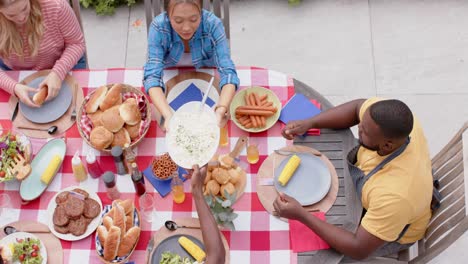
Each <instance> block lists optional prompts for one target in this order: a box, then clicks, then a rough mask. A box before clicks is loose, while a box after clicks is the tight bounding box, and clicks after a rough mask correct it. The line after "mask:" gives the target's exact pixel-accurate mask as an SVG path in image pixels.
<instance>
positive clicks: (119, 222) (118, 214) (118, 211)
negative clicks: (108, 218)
mask: <svg viewBox="0 0 468 264" xmlns="http://www.w3.org/2000/svg"><path fill="white" fill-rule="evenodd" d="M113 207H115V210H114V217H112V219H113V220H114V226H116V227H118V228H120V230H122V233H121V238H122V237H123V236H124V235H125V231H126V230H127V229H126V223H125V221H126V216H125V211H124V209H123V207H122V206H121V205H120V204H118V203H116V204H115V206H113Z"/></svg>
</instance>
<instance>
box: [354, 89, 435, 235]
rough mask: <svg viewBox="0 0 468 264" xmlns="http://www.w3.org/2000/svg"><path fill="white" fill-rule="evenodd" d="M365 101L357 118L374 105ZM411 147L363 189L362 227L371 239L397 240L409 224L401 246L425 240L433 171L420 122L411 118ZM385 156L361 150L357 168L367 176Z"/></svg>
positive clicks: (369, 100) (372, 102)
mask: <svg viewBox="0 0 468 264" xmlns="http://www.w3.org/2000/svg"><path fill="white" fill-rule="evenodd" d="M380 100H383V99H379V98H371V99H368V100H366V101H365V102H364V103H363V105H362V107H361V109H360V112H359V118H360V119H361V120H362V117H363V115H364V113H365V111H366V110H367V109H368V108H369V106H371V105H372V104H374V103H375V102H377V101H380ZM410 138H411V140H410V143H409V145H408V146H407V148H406V149H405V151H403V153H401V154H400V155H399V156H398V157H396V158H395V159H394V160H392V161H391V162H389V163H388V164H387V165H385V166H384V167H383V168H382V169H381V170H380V171H378V172H377V173H375V174H374V175H373V176H372V177H371V178H370V179H369V180H368V181H367V182H366V183H365V184H364V187H363V189H362V197H361V201H362V206H363V207H364V208H365V209H366V210H367V213H366V214H365V216H364V218H363V219H362V221H361V225H362V227H364V229H366V230H367V232H369V233H371V234H372V235H374V236H376V237H378V238H380V239H382V240H385V241H389V242H390V241H394V240H395V239H397V238H398V235H399V234H400V233H401V231H402V230H403V228H404V227H405V225H406V224H408V223H409V224H411V225H410V227H409V229H408V231H407V232H406V233H405V235H404V236H403V237H402V238H401V239H400V240H399V241H398V242H399V243H401V244H407V243H412V242H415V241H417V240H419V239H421V238H422V237H423V236H424V233H425V231H426V228H427V225H428V223H429V220H430V218H431V209H430V204H431V198H432V188H433V187H432V171H431V170H432V169H431V160H430V157H429V149H428V146H427V142H426V138H425V136H424V133H423V131H422V128H421V125H420V123H419V121H418V120H417V119H416V118H414V125H413V130H412V131H411V134H410ZM386 157H387V156H379V155H378V154H377V152H376V151H371V150H368V149H366V148H363V147H361V148H360V149H359V151H358V154H357V162H356V164H355V165H356V166H357V167H359V168H360V169H361V170H362V171H363V172H364V173H365V174H366V175H367V174H368V173H369V172H370V171H371V170H372V169H374V168H375V167H376V166H377V165H378V164H379V163H380V162H381V161H383V160H384V159H385V158H386Z"/></svg>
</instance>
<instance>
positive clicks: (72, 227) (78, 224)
mask: <svg viewBox="0 0 468 264" xmlns="http://www.w3.org/2000/svg"><path fill="white" fill-rule="evenodd" d="M87 227H88V223H87V221H86V218H85V217H84V216H81V217H80V218H78V219H76V220H70V223H69V224H68V230H69V231H70V233H72V234H73V235H75V236H81V235H82V234H84V233H85V232H86V228H87Z"/></svg>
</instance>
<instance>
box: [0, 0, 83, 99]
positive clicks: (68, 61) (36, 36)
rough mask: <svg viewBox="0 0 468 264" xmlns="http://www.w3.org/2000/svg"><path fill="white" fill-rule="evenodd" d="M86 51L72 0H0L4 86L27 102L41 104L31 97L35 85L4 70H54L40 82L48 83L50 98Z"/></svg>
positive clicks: (1, 81)
mask: <svg viewBox="0 0 468 264" xmlns="http://www.w3.org/2000/svg"><path fill="white" fill-rule="evenodd" d="M84 52H85V42H84V37H83V33H82V32H81V28H80V25H79V23H78V20H77V18H76V16H75V14H74V13H73V10H72V9H71V7H70V5H69V4H68V1H66V0H0V88H2V89H3V90H5V91H7V92H9V93H11V94H15V95H16V96H17V97H18V98H19V100H21V101H22V102H24V103H25V104H27V105H30V106H37V105H35V104H34V103H33V102H32V100H31V98H30V97H29V96H28V94H29V92H30V91H33V88H31V87H28V86H26V85H22V84H20V83H18V82H16V81H14V80H13V79H11V78H10V77H9V76H8V75H7V74H6V73H5V72H4V70H44V69H51V73H50V74H49V75H48V76H47V77H46V78H45V79H44V81H43V82H42V83H41V84H40V87H42V86H43V85H47V87H48V97H47V99H46V100H50V99H52V98H54V97H55V96H56V95H57V94H58V92H59V90H60V87H61V85H62V81H63V79H64V78H65V75H66V74H67V72H68V71H70V70H71V69H72V68H73V67H74V66H75V65H76V64H77V62H78V61H79V60H80V58H82V57H83V54H84ZM77 66H79V64H78V65H77ZM81 66H82V65H81ZM80 68H81V67H80ZM34 90H35V89H34Z"/></svg>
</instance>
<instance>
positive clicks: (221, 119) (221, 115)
mask: <svg viewBox="0 0 468 264" xmlns="http://www.w3.org/2000/svg"><path fill="white" fill-rule="evenodd" d="M215 115H216V121H217V122H218V126H219V127H224V126H225V125H226V123H227V121H228V120H229V114H228V112H227V108H226V107H225V106H220V107H218V108H217V109H216V111H215Z"/></svg>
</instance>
